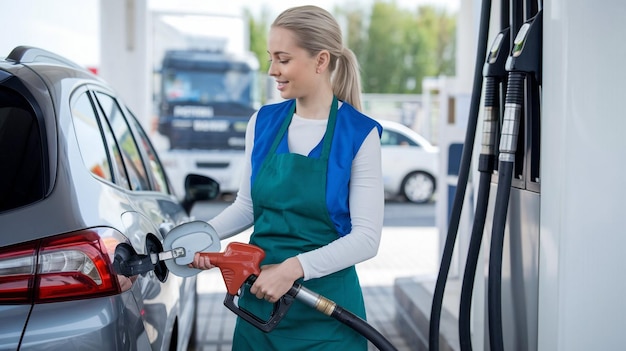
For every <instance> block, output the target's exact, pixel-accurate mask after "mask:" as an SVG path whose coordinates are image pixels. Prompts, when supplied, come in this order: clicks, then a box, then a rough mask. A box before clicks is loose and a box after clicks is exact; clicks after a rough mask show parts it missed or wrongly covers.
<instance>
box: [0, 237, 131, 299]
mask: <svg viewBox="0 0 626 351" xmlns="http://www.w3.org/2000/svg"><path fill="white" fill-rule="evenodd" d="M124 241H126V240H125V238H124V237H123V236H122V235H121V234H120V233H118V232H116V231H114V230H112V229H110V228H94V229H87V230H82V231H78V232H73V233H69V234H64V235H59V236H54V237H50V238H45V239H42V240H38V241H33V242H30V243H26V244H21V245H19V246H13V247H8V248H4V249H1V250H0V303H29V302H35V303H43V302H53V301H64V300H74V299H83V298H90V297H97V296H107V295H114V294H117V293H120V292H122V291H124V290H127V289H128V288H129V286H130V285H132V283H131V284H126V282H125V280H127V279H128V278H125V277H122V276H118V275H117V274H116V273H115V271H114V270H113V267H112V264H111V262H112V257H113V253H114V252H115V247H116V246H117V245H118V244H119V243H121V242H124Z"/></svg>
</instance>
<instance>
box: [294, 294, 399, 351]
mask: <svg viewBox="0 0 626 351" xmlns="http://www.w3.org/2000/svg"><path fill="white" fill-rule="evenodd" d="M287 295H291V296H293V297H294V298H295V299H296V300H299V301H300V302H302V303H304V304H305V305H307V306H309V307H312V308H314V309H316V310H318V311H319V312H321V313H324V314H325V315H327V316H330V317H333V318H335V319H336V320H338V321H339V322H341V323H343V324H345V325H347V326H348V327H350V328H352V329H353V330H354V331H356V332H357V333H359V334H361V335H363V336H364V337H365V338H366V339H367V340H369V341H370V342H371V343H372V344H374V346H376V347H377V348H378V349H379V350H380V351H397V349H396V348H395V347H394V346H393V345H392V344H391V343H390V342H389V340H387V339H386V338H385V337H384V336H383V335H382V334H381V333H380V332H378V330H376V329H375V328H374V327H372V326H371V325H370V324H368V323H367V322H366V321H365V320H363V319H362V318H361V317H359V316H357V315H355V314H354V313H352V312H350V311H348V310H346V309H344V308H343V307H341V306H339V305H337V304H336V303H335V302H333V301H331V300H329V299H327V298H326V297H324V296H321V295H319V294H317V293H315V292H313V291H311V290H309V289H307V288H305V287H304V286H302V285H300V284H298V283H295V284H294V285H293V286H292V287H291V289H290V290H289V292H287Z"/></svg>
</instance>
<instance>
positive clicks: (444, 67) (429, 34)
mask: <svg viewBox="0 0 626 351" xmlns="http://www.w3.org/2000/svg"><path fill="white" fill-rule="evenodd" d="M338 12H339V13H340V15H341V16H342V18H344V19H345V22H346V28H347V29H346V30H345V31H346V33H347V35H346V36H347V45H348V46H349V47H350V48H351V49H352V50H353V51H354V52H355V54H356V55H357V57H358V59H359V62H360V63H361V68H362V81H363V91H364V92H366V93H394V94H399V93H420V92H421V90H422V86H421V81H422V80H423V79H424V77H427V76H437V75H442V74H445V75H453V74H454V67H455V57H454V56H455V54H454V52H455V38H456V35H455V34H456V32H455V31H456V28H455V27H456V18H455V17H454V16H451V15H449V14H447V13H446V12H445V10H439V9H437V8H435V7H432V6H423V7H419V8H418V9H417V12H415V13H413V12H411V11H407V10H406V9H403V8H399V7H398V6H397V5H396V4H395V2H383V1H375V2H374V3H373V5H372V9H371V12H370V15H369V21H367V22H366V21H364V18H366V16H364V11H363V10H359V9H354V8H352V9H350V10H346V9H344V10H338Z"/></svg>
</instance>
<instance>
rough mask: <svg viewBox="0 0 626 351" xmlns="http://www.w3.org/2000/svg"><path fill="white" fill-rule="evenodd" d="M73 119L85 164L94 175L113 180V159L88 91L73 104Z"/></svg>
mask: <svg viewBox="0 0 626 351" xmlns="http://www.w3.org/2000/svg"><path fill="white" fill-rule="evenodd" d="M72 120H73V122H74V129H75V130H76V138H77V139H78V147H79V149H80V154H81V156H82V158H83V162H84V163H85V166H86V167H87V169H89V171H90V172H91V173H92V174H93V175H95V176H97V177H100V178H102V179H105V180H108V181H110V182H113V172H112V170H111V160H110V159H109V156H108V154H107V152H106V146H105V143H104V140H103V139H102V132H101V130H100V126H99V123H98V117H97V116H96V113H95V111H94V109H93V106H92V104H91V101H90V99H89V96H88V95H87V93H86V92H85V93H83V94H81V95H80V97H79V98H78V99H77V100H76V102H75V103H74V105H73V106H72Z"/></svg>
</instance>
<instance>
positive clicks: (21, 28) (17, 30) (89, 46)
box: [0, 0, 461, 66]
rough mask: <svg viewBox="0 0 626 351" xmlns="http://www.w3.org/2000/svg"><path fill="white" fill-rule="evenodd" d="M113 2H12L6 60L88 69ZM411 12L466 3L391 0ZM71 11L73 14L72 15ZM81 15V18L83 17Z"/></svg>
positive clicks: (183, 4) (233, 4)
mask: <svg viewBox="0 0 626 351" xmlns="http://www.w3.org/2000/svg"><path fill="white" fill-rule="evenodd" d="M100 1H110V0H54V1H50V0H21V1H13V2H11V6H5V7H4V8H3V10H2V11H0V23H2V25H3V26H4V27H5V28H13V29H14V30H12V31H11V35H3V36H0V57H4V56H7V55H8V54H9V52H10V51H11V50H12V49H13V48H14V47H16V46H18V45H30V46H37V47H41V48H44V49H48V50H50V51H53V52H57V53H61V54H63V55H64V56H66V57H68V58H70V59H71V60H73V61H75V62H77V63H79V64H82V65H86V66H97V64H98V62H99V55H100V47H99V41H98V39H99V33H100V32H99V31H100V20H99V4H100ZM147 1H148V6H149V7H150V8H151V9H175V10H181V11H198V10H199V11H201V12H209V13H214V12H216V11H217V12H220V13H224V12H226V13H230V14H241V13H242V12H243V10H244V9H245V8H247V9H249V10H251V11H252V12H253V13H254V14H260V13H261V10H262V9H264V8H266V9H268V10H269V12H270V13H269V14H270V16H272V17H274V16H277V15H278V14H279V13H280V12H281V11H282V10H284V9H286V8H289V7H293V6H299V5H307V4H311V3H314V4H316V5H318V6H320V7H323V8H326V9H328V10H331V11H332V9H333V7H334V6H335V5H339V6H342V7H343V6H348V5H350V4H355V5H358V6H366V4H368V3H372V2H373V1H374V0H315V1H310V0H309V1H304V0H280V1H277V0H225V1H223V0H222V1H218V0H147ZM387 1H394V2H395V3H396V4H398V5H399V6H402V7H406V8H407V9H410V10H414V9H416V8H417V6H418V5H423V4H429V5H436V6H443V7H446V8H448V9H450V10H451V11H456V10H457V9H458V7H459V2H460V1H461V0H387ZM68 9H71V11H68ZM76 14H80V15H79V16H77V15H76Z"/></svg>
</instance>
